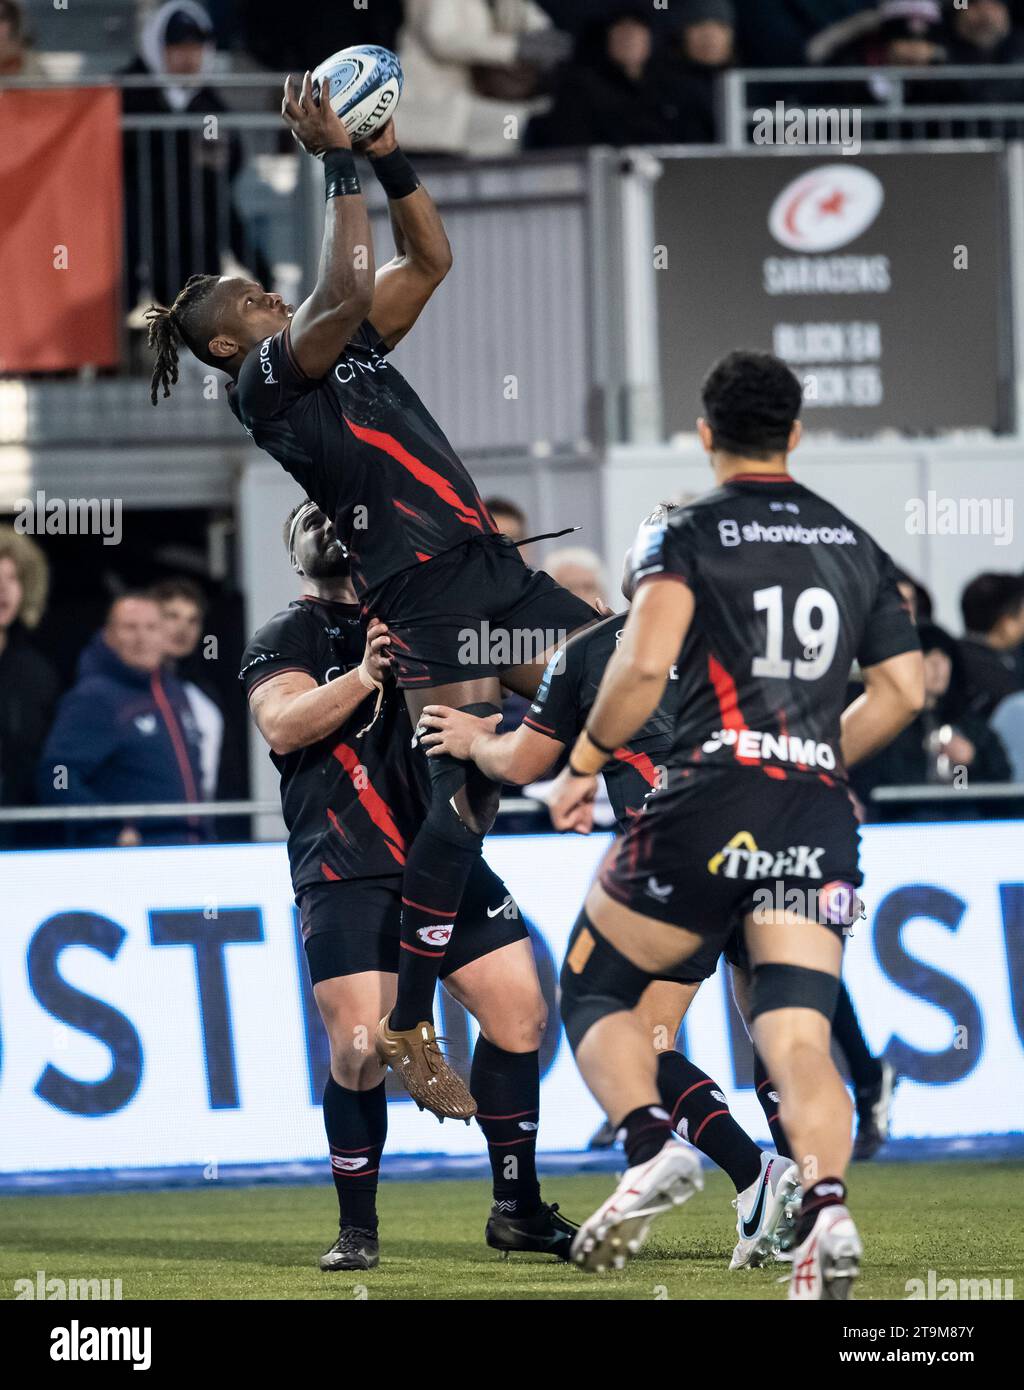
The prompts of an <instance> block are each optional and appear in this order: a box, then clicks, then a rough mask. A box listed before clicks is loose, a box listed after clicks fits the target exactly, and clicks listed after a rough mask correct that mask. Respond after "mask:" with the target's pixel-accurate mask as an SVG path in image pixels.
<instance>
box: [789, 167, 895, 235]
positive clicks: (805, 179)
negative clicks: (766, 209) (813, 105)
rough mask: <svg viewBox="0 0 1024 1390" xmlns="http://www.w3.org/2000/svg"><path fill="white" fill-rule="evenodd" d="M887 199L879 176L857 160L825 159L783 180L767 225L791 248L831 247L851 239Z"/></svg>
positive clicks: (866, 224) (861, 229)
mask: <svg viewBox="0 0 1024 1390" xmlns="http://www.w3.org/2000/svg"><path fill="white" fill-rule="evenodd" d="M884 202H885V189H884V188H883V187H882V183H881V180H880V179H878V178H876V177H875V175H874V174H872V173H871V171H870V170H868V169H863V168H861V167H860V166H859V165H857V164H824V165H822V166H821V167H820V168H818V169H812V170H811V172H810V173H809V174H801V176H800V177H799V178H798V179H795V180H794V181H793V182H792V183H790V184H787V185H786V187H785V188H784V189H783V190H782V192H781V193H780V194H779V196H778V197H777V198H776V199H775V202H774V203H773V204H772V209H771V212H770V213H769V214H768V227H769V229H770V231H771V234H772V236H773V237H774V238H775V240H776V241H778V242H781V243H782V245H783V246H787V247H788V248H789V249H790V250H791V251H804V252H814V251H835V250H836V249H837V248H838V247H840V246H847V245H848V244H849V243H850V242H851V241H855V240H856V239H857V237H859V236H860V235H861V234H862V233H863V232H866V231H867V229H868V228H869V227H870V226H871V224H872V223H873V222H874V220H875V218H876V217H877V216H878V214H879V213H880V212H881V210H882V204H883V203H884Z"/></svg>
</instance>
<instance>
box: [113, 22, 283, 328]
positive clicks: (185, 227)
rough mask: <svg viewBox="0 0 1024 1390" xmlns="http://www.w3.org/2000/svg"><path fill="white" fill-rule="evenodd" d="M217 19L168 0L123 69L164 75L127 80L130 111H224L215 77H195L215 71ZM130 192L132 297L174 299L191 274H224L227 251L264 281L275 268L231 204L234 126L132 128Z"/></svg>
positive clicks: (238, 162)
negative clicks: (208, 133)
mask: <svg viewBox="0 0 1024 1390" xmlns="http://www.w3.org/2000/svg"><path fill="white" fill-rule="evenodd" d="M214 54H215V43H214V32H213V24H212V22H211V20H210V17H209V15H208V14H207V13H206V11H205V10H204V9H203V8H202V6H201V5H197V4H195V3H194V0H170V3H169V4H165V5H161V6H160V8H159V9H158V10H156V11H155V12H154V13H153V14H151V15H150V17H149V19H148V20H147V21H146V23H145V25H144V27H143V29H142V34H141V38H140V41H139V54H138V57H137V58H136V59H135V61H134V62H133V63H132V64H131V66H130V67H128V68H126V69H125V72H124V75H125V76H149V77H157V78H161V79H162V81H161V82H160V83H159V84H157V85H154V86H152V87H126V88H125V89H124V91H123V93H122V100H123V106H124V111H125V114H126V115H132V116H138V115H154V116H167V115H179V116H183V115H189V114H195V113H201V114H202V115H203V116H216V115H218V114H219V113H222V112H224V111H226V110H227V107H226V106H225V104H224V102H223V101H222V100H221V98H220V96H219V94H218V93H217V92H216V91H215V90H214V89H213V88H212V87H211V86H209V85H206V84H205V83H204V84H202V85H188V84H185V83H183V82H180V81H179V82H176V81H175V80H174V79H175V78H183V77H187V78H196V77H200V76H205V75H209V74H211V73H212V71H213V65H214ZM124 160H125V186H126V188H128V189H129V191H130V196H129V198H128V200H127V206H126V213H127V225H126V231H125V255H126V258H127V263H128V294H129V298H130V301H131V304H130V305H129V308H131V307H132V306H137V307H142V305H140V304H139V300H140V298H141V299H142V300H144V301H145V302H148V301H149V300H150V299H152V298H156V299H157V300H159V301H161V302H162V303H165V304H169V303H170V302H171V300H172V298H173V296H174V295H175V294H176V293H177V291H178V287H179V286H180V285H182V284H184V282H185V280H186V279H187V278H188V277H189V275H192V274H194V273H195V272H196V271H199V270H202V271H206V272H209V273H212V274H217V273H218V272H219V271H220V268H221V262H222V258H223V257H224V255H225V253H227V252H228V251H230V252H231V253H232V254H233V255H234V257H235V258H236V260H238V261H239V262H241V264H243V265H246V266H250V267H251V268H252V270H253V271H254V272H255V274H256V275H257V276H258V278H260V279H261V280H264V281H266V280H268V279H269V268H268V267H267V266H266V264H264V263H262V262H261V259H260V257H259V255H258V254H257V252H256V251H255V249H254V248H253V247H252V246H251V245H250V244H249V243H248V241H247V239H246V236H245V231H244V228H243V225H242V221H241V219H240V218H239V216H238V214H237V213H236V212H235V210H234V206H233V201H232V198H231V183H232V181H233V180H234V178H235V176H236V175H237V174H238V173H239V171H240V169H241V166H242V150H241V146H240V144H239V142H238V138H237V136H236V135H235V134H233V133H227V132H222V133H221V134H220V135H219V137H218V138H217V139H207V138H205V133H204V131H203V130H202V129H194V130H193V129H181V130H174V131H170V132H168V131H165V130H153V131H127V132H126V133H125V144H124Z"/></svg>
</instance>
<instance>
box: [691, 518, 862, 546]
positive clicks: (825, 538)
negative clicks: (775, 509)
mask: <svg viewBox="0 0 1024 1390" xmlns="http://www.w3.org/2000/svg"><path fill="white" fill-rule="evenodd" d="M718 538H719V540H720V541H721V542H722V544H723V545H742V543H743V542H744V541H750V542H755V543H756V542H761V543H764V544H771V545H779V544H785V545H792V544H794V543H795V544H797V545H856V544H857V537H856V535H855V533H854V532H853V531H852V530H851V529H850V527H849V526H800V525H798V524H790V523H780V524H779V525H777V526H765V525H764V523H763V522H761V521H748V522H747V523H746V525H744V526H741V525H740V524H739V522H738V521H731V520H726V521H720V522H719V523H718Z"/></svg>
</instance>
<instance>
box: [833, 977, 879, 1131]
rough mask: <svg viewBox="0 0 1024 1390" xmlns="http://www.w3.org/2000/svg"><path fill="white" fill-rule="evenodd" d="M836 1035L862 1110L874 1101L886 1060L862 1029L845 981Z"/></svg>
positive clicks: (841, 984)
mask: <svg viewBox="0 0 1024 1390" xmlns="http://www.w3.org/2000/svg"><path fill="white" fill-rule="evenodd" d="M832 1036H833V1037H834V1038H835V1040H836V1042H837V1043H838V1044H839V1046H840V1048H841V1049H842V1052H843V1056H844V1057H845V1058H846V1064H847V1066H848V1067H849V1068H850V1079H851V1080H852V1082H853V1089H854V1090H855V1091H856V1092H857V1109H858V1111H859V1110H860V1109H861V1108H862V1107H863V1105H864V1104H865V1103H866V1102H869V1101H870V1097H871V1093H872V1092H873V1091H874V1090H875V1089H876V1087H877V1086H878V1083H879V1082H880V1081H881V1079H882V1064H881V1063H880V1062H879V1060H878V1058H877V1057H873V1056H872V1055H871V1049H870V1047H868V1044H867V1039H866V1038H865V1037H864V1034H863V1033H862V1032H861V1027H860V1020H859V1019H858V1018H857V1013H856V1010H855V1009H854V1007H853V1000H852V999H851V998H850V993H849V990H848V989H847V988H846V986H845V985H844V984H843V982H842V981H840V982H839V998H838V999H837V1000H836V1011H835V1014H834V1015H833V1018H832Z"/></svg>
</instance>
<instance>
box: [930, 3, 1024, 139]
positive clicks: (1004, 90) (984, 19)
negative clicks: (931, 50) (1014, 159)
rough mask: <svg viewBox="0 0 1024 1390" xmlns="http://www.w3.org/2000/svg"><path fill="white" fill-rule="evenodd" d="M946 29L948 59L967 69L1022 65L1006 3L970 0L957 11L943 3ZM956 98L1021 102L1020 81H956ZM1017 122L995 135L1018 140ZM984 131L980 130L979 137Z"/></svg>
mask: <svg viewBox="0 0 1024 1390" xmlns="http://www.w3.org/2000/svg"><path fill="white" fill-rule="evenodd" d="M947 18H948V20H949V28H950V43H949V60H950V62H951V63H958V64H962V65H964V66H969V65H970V64H973V63H978V64H981V63H984V64H986V65H988V66H1001V65H1003V64H1007V63H1024V34H1022V33H1021V32H1020V30H1019V29H1015V28H1014V27H1013V17H1012V15H1011V13H1010V7H1009V5H1008V4H1007V3H1006V0H971V3H970V4H969V5H968V6H967V7H966V8H960V7H958V6H956V5H953V4H952V0H947ZM957 86H958V88H959V99H960V100H961V101H964V102H990V103H992V104H993V105H995V104H998V103H1000V102H1024V81H1022V80H1021V79H1020V78H1006V77H999V76H994V77H978V78H974V79H971V80H968V81H966V82H959V83H958V84H957ZM1020 131H1021V123H1020V122H1014V123H1013V129H1012V130H1011V129H1008V127H1007V123H1006V122H1003V123H1002V124H1001V126H1000V129H999V131H998V132H996V133H997V134H1002V135H1005V136H1007V137H1011V136H1012V137H1015V138H1018V139H1019V138H1020ZM987 133H988V131H987V130H985V129H984V127H983V128H982V129H980V130H979V131H978V134H979V135H985V134H987Z"/></svg>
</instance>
